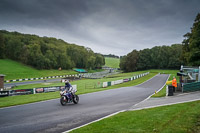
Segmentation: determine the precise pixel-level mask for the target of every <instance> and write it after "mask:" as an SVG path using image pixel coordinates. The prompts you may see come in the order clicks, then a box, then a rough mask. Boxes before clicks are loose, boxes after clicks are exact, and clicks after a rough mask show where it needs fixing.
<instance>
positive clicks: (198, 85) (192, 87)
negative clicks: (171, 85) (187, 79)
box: [183, 82, 200, 92]
mask: <svg viewBox="0 0 200 133" xmlns="http://www.w3.org/2000/svg"><path fill="white" fill-rule="evenodd" d="M188 91H200V82H192V83H185V84H184V85H183V92H188Z"/></svg>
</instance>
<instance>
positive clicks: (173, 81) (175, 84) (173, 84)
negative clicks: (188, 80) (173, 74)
mask: <svg viewBox="0 0 200 133" xmlns="http://www.w3.org/2000/svg"><path fill="white" fill-rule="evenodd" d="M172 86H174V87H177V82H176V78H174V79H173V80H172Z"/></svg>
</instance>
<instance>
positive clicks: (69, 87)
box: [65, 80, 76, 98]
mask: <svg viewBox="0 0 200 133" xmlns="http://www.w3.org/2000/svg"><path fill="white" fill-rule="evenodd" d="M65 89H66V91H67V92H69V94H70V98H72V97H73V96H74V93H75V92H76V91H75V89H73V87H72V85H71V84H70V83H69V80H66V81H65Z"/></svg>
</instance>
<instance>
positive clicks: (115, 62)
mask: <svg viewBox="0 0 200 133" xmlns="http://www.w3.org/2000/svg"><path fill="white" fill-rule="evenodd" d="M119 63H120V59H118V58H110V57H105V66H107V67H111V68H119Z"/></svg>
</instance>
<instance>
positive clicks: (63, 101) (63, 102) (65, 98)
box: [60, 96, 68, 106]
mask: <svg viewBox="0 0 200 133" xmlns="http://www.w3.org/2000/svg"><path fill="white" fill-rule="evenodd" d="M67 101H68V99H67V97H65V96H62V97H61V98H60V103H61V105H62V106H64V105H65V104H66V103H67Z"/></svg>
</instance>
